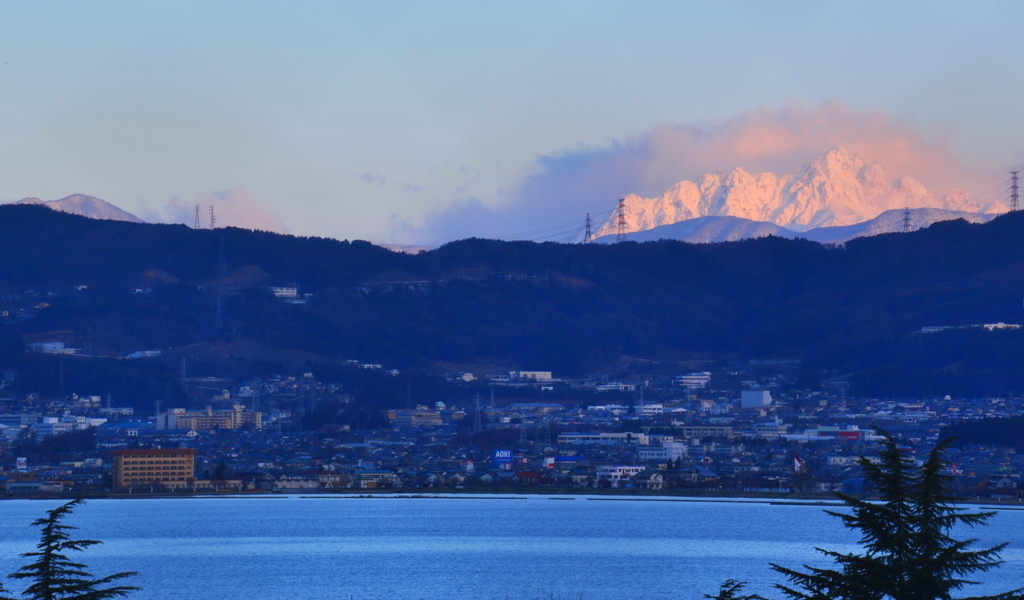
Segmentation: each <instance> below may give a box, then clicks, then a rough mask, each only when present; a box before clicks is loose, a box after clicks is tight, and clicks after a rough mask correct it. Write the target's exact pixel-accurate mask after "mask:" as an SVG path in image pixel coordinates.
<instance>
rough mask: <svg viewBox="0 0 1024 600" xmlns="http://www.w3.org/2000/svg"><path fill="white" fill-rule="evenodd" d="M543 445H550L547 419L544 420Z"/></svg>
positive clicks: (549, 424)
mask: <svg viewBox="0 0 1024 600" xmlns="http://www.w3.org/2000/svg"><path fill="white" fill-rule="evenodd" d="M543 443H544V446H545V447H547V446H550V445H551V421H550V420H548V419H544V440H543Z"/></svg>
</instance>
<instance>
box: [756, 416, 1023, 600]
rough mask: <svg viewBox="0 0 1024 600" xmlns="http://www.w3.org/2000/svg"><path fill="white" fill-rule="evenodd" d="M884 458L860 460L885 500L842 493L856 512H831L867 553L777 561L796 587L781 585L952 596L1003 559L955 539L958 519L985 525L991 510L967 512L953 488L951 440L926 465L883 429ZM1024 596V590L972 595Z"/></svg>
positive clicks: (835, 594)
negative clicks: (819, 564)
mask: <svg viewBox="0 0 1024 600" xmlns="http://www.w3.org/2000/svg"><path fill="white" fill-rule="evenodd" d="M879 433H881V434H882V436H883V437H884V440H883V442H882V444H881V450H880V452H879V457H880V458H881V461H880V464H877V465H876V464H873V463H872V462H871V461H869V460H868V459H866V458H861V460H860V465H861V468H862V469H863V471H864V475H865V478H866V479H867V480H868V482H870V484H871V485H872V486H873V488H874V489H875V490H876V491H877V492H878V494H879V497H880V502H877V503H875V502H868V501H865V500H861V499H858V498H854V497H853V496H849V495H846V494H837V496H838V497H839V498H840V499H841V500H842V501H843V502H844V503H845V504H846V505H847V507H849V508H850V509H852V512H850V513H838V512H833V511H827V512H828V513H829V514H831V515H832V516H834V517H838V518H839V519H840V520H842V522H843V525H845V526H846V527H848V528H850V529H854V530H857V531H859V532H860V533H861V539H860V543H861V545H862V546H863V548H864V553H863V554H852V553H851V554H842V553H839V552H835V551H831V550H823V549H821V548H818V551H819V552H821V553H822V554H824V555H825V556H828V557H830V558H831V559H833V560H834V561H835V563H836V566H835V568H832V569H820V568H816V567H811V566H808V565H804V568H805V569H806V571H805V572H801V571H796V570H794V569H788V568H786V567H781V566H779V565H776V564H772V568H773V569H775V570H776V571H777V572H779V573H782V574H783V575H785V576H786V577H787V578H788V579H789V581H790V585H791V586H792V587H788V586H785V585H779V586H777V587H778V588H779V589H781V590H782V591H783V593H785V594H786V595H787V596H789V597H790V598H792V599H793V600H883V599H891V600H937V599H941V600H949V599H950V598H952V593H953V592H955V591H957V590H959V589H960V588H962V587H963V586H965V585H968V584H974V583H977V582H976V581H971V580H968V579H965V577H967V576H969V575H971V574H972V573H976V572H985V571H988V570H990V569H992V568H994V567H996V566H998V565H999V564H1001V563H1002V561H1001V560H1000V559H999V552H1000V551H1001V550H1002V549H1003V548H1004V547H1005V546H1006V544H1000V545H998V546H995V547H993V548H987V549H983V550H971V549H970V547H971V546H972V545H973V543H974V542H975V541H976V540H973V539H968V540H956V539H954V538H952V537H950V535H949V534H950V531H951V530H952V528H953V527H954V526H955V525H957V524H963V525H968V526H970V527H975V526H978V525H983V524H985V521H986V520H987V519H988V518H989V517H991V516H992V515H993V514H995V513H992V512H967V511H966V510H965V509H962V508H958V507H957V506H956V505H955V502H956V501H958V500H960V498H958V497H956V496H955V495H953V494H951V493H950V492H949V485H948V484H949V483H950V480H951V479H952V478H951V477H950V476H949V475H946V474H945V473H944V469H945V466H946V462H945V461H944V460H943V454H944V452H945V450H946V448H947V447H948V445H949V442H950V440H946V441H945V442H943V443H941V444H939V445H937V446H936V447H935V448H934V449H932V451H931V452H930V453H929V454H928V460H927V461H925V463H924V464H923V465H922V466H921V467H920V468H918V467H916V463H915V462H914V460H913V457H912V456H907V457H905V456H904V455H903V454H902V453H901V452H900V450H899V448H898V446H897V444H896V440H895V438H893V437H892V435H890V434H888V433H887V432H884V431H879ZM1018 598H1024V594H1021V590H1014V591H1011V592H1005V593H1003V594H999V595H996V596H985V597H980V598H974V599H972V600H1011V599H1018Z"/></svg>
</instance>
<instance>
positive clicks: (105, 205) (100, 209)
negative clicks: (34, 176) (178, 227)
mask: <svg viewBox="0 0 1024 600" xmlns="http://www.w3.org/2000/svg"><path fill="white" fill-rule="evenodd" d="M15 204H39V205H42V206H45V207H47V208H51V209H53V210H56V211H60V212H66V213H70V214H73V215H80V216H83V217H89V218H90V219H105V220H108V221H128V222H130V223H144V222H145V221H143V220H142V219H140V218H138V217H136V216H135V215H133V214H132V213H130V212H128V211H125V210H121V209H120V208H118V207H116V206H114V205H113V204H111V203H109V202H107V201H105V200H100V199H99V198H94V197H93V196H86V195H85V194H72V195H70V196H67V197H65V198H61V199H60V200H40V199H39V198H25V199H23V200H19V201H17V202H15Z"/></svg>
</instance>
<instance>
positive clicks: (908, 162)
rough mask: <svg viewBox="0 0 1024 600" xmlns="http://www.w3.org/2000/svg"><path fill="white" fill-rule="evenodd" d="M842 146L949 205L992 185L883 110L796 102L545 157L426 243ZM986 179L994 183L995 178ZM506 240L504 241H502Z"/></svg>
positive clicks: (782, 169) (430, 228)
mask: <svg viewBox="0 0 1024 600" xmlns="http://www.w3.org/2000/svg"><path fill="white" fill-rule="evenodd" d="M838 146H843V147H846V148H849V149H850V150H852V151H854V152H855V153H856V154H858V155H860V157H861V158H862V159H864V161H865V162H867V163H872V162H878V163H879V164H881V165H882V166H883V167H884V168H885V170H886V171H887V172H888V173H889V174H890V175H891V176H892V177H893V178H899V177H906V176H909V177H913V178H914V179H917V180H918V181H920V182H922V183H924V184H925V186H927V187H928V188H929V189H931V190H932V191H933V192H934V193H935V194H936V195H938V196H940V197H941V196H943V195H944V194H946V193H947V192H948V191H949V190H951V189H953V188H958V187H961V188H966V189H967V190H968V191H971V190H972V189H978V188H980V187H987V186H990V185H991V182H990V181H988V177H984V176H979V175H978V174H977V173H975V172H973V171H972V170H971V169H969V168H967V167H966V166H965V165H964V164H963V163H962V162H961V161H960V160H959V159H958V158H957V156H956V155H955V153H954V152H953V151H952V149H951V146H950V144H949V142H948V141H947V140H940V141H938V142H935V141H929V140H926V139H925V138H924V137H923V136H922V135H920V134H919V133H918V132H917V131H915V130H914V128H913V127H911V126H910V125H908V124H906V123H903V122H900V121H898V120H896V119H894V118H892V117H890V116H888V115H887V114H886V113H885V112H883V111H858V110H854V109H852V108H850V107H849V106H847V105H846V104H845V103H843V102H841V101H838V100H833V101H829V102H825V103H824V104H821V105H818V106H814V105H810V104H807V103H804V102H799V101H790V102H787V103H786V104H785V105H783V106H782V107H780V108H768V107H758V108H754V109H752V110H749V111H746V112H744V113H741V114H739V115H736V116H735V117H732V118H729V119H726V120H724V121H721V122H717V123H710V124H703V125H679V126H668V125H666V126H660V127H656V128H654V129H652V130H650V131H647V132H644V133H642V134H639V135H637V136H635V137H633V138H630V139H626V140H613V141H611V142H610V143H608V144H607V145H606V146H603V147H597V148H578V149H570V150H566V151H563V152H560V153H557V154H553V155H549V156H542V157H539V158H538V161H537V162H538V164H537V165H536V166H537V168H536V169H534V170H533V174H532V175H530V176H528V177H527V178H526V179H525V180H524V181H523V183H522V185H521V186H520V187H519V189H518V190H517V191H516V192H515V193H513V194H512V195H511V196H510V197H508V198H506V202H505V203H504V204H503V205H502V206H499V207H497V208H490V209H488V208H484V207H483V206H482V205H481V204H480V203H479V202H461V203H456V204H453V205H451V206H450V207H449V208H448V209H446V210H445V211H443V212H441V213H438V214H434V215H432V216H430V217H428V219H427V223H426V228H425V231H424V232H423V235H422V236H421V239H422V240H423V241H433V242H437V241H443V240H448V239H454V238H457V237H467V235H466V234H465V233H462V232H463V231H465V229H466V225H467V223H468V224H471V225H474V226H479V227H480V230H481V232H483V233H481V234H480V235H492V234H490V233H489V231H491V230H493V229H495V228H500V226H501V223H503V222H507V221H509V220H510V218H513V217H514V218H515V220H516V221H517V225H516V227H517V228H520V229H522V228H523V227H524V223H525V222H526V221H529V222H533V223H535V224H537V225H538V227H537V229H540V226H541V225H543V224H544V223H545V222H552V215H553V213H554V212H556V211H557V212H558V213H561V214H565V213H567V212H572V211H576V212H578V213H579V217H580V218H581V219H582V217H583V215H584V213H586V212H598V211H600V210H603V209H610V208H612V207H613V206H614V204H615V202H616V199H618V198H622V197H624V196H626V195H628V194H639V195H641V196H646V197H655V196H659V195H661V194H662V193H663V192H664V191H665V190H667V189H668V188H670V187H671V186H673V185H675V184H676V183H679V182H680V181H683V180H687V179H689V180H693V179H695V178H697V177H699V176H700V175H703V174H704V173H722V172H725V171H729V170H731V169H733V168H735V167H742V168H743V169H745V170H747V171H749V172H751V173H761V172H772V173H776V174H778V175H782V174H786V173H791V172H793V171H794V170H796V169H798V168H799V167H801V166H803V165H806V164H809V163H810V162H811V161H813V160H814V159H815V158H818V157H819V156H822V155H823V154H825V153H826V152H828V151H829V150H830V149H832V148H835V147H838ZM983 175H985V176H989V175H990V174H989V173H984V174H983ZM495 237H498V235H495Z"/></svg>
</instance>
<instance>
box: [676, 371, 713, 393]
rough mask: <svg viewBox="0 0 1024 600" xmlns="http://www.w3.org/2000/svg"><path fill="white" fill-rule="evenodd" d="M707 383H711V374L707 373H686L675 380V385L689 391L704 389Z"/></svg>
mask: <svg viewBox="0 0 1024 600" xmlns="http://www.w3.org/2000/svg"><path fill="white" fill-rule="evenodd" d="M709 383H711V373H710V372H709V371H703V372H700V373H687V374H686V375H679V376H678V377H676V379H675V384H676V385H678V386H681V387H685V388H690V389H697V388H706V387H708V384H709Z"/></svg>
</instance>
